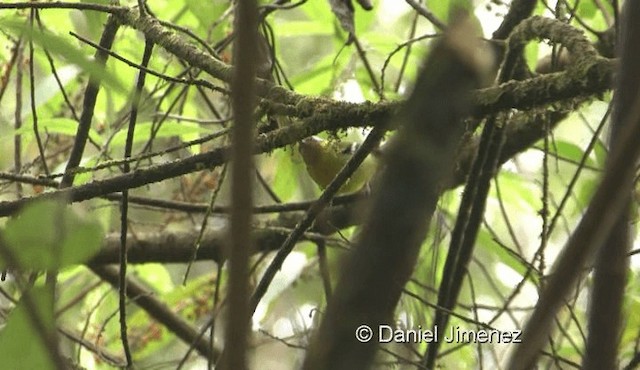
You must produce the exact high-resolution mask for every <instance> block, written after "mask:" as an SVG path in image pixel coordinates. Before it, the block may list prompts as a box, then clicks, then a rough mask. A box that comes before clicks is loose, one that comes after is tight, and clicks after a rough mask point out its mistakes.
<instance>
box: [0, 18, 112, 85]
mask: <svg viewBox="0 0 640 370" xmlns="http://www.w3.org/2000/svg"><path fill="white" fill-rule="evenodd" d="M0 28H3V29H5V30H11V31H13V32H14V33H16V34H19V35H22V36H24V37H26V38H27V39H29V40H31V41H33V42H34V43H35V44H36V45H38V46H39V47H41V48H46V49H47V50H49V52H50V53H51V54H53V55H57V56H60V57H63V58H64V59H66V60H67V61H68V62H70V63H73V64H75V65H77V66H78V67H80V68H81V69H82V70H83V71H85V72H87V73H89V74H90V75H91V76H92V77H94V78H97V79H99V80H101V81H102V83H104V84H105V85H106V86H107V87H110V88H112V89H114V90H117V91H125V88H124V86H122V84H120V82H119V81H118V79H117V78H116V76H114V75H112V74H110V73H107V72H106V70H105V69H104V68H103V67H102V66H101V65H99V64H98V63H96V62H95V61H94V60H92V59H91V58H89V57H88V56H87V55H85V53H83V52H82V51H81V49H79V48H78V46H77V45H74V44H73V43H72V42H71V41H70V40H68V39H66V38H63V37H61V36H58V35H55V34H53V33H51V32H49V31H47V30H45V31H41V30H40V29H33V28H31V27H29V26H28V24H27V23H24V22H17V21H13V20H10V19H6V18H5V19H0Z"/></svg>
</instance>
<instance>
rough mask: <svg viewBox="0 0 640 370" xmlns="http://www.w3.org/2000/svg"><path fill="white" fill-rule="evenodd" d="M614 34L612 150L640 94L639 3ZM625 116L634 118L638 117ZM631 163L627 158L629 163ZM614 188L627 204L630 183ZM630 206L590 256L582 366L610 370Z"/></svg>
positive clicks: (627, 12)
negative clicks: (616, 67)
mask: <svg viewBox="0 0 640 370" xmlns="http://www.w3.org/2000/svg"><path fill="white" fill-rule="evenodd" d="M625 7H626V8H625V12H624V13H623V16H622V22H623V23H622V25H621V26H622V27H621V33H620V34H619V35H618V37H619V40H620V42H619V45H620V52H619V54H620V74H619V78H618V81H617V86H616V93H615V97H614V102H613V113H612V119H611V122H612V125H613V126H612V131H611V138H610V147H611V149H614V148H617V147H618V146H619V145H620V142H621V140H620V139H621V135H622V134H623V129H624V126H625V125H629V124H630V123H631V122H629V118H630V117H629V116H630V115H631V114H632V112H633V110H636V109H637V105H638V97H639V96H640V94H639V92H640V50H638V48H637V47H636V42H637V40H638V39H640V3H638V2H637V1H629V2H626V3H625ZM631 119H634V120H639V119H640V117H632V118H631ZM635 163H636V162H629V165H630V166H633V165H634V164H635ZM619 191H620V192H622V193H624V194H625V195H626V199H627V202H626V204H631V194H632V191H633V181H629V182H628V183H624V184H622V186H621V188H620V190H619ZM630 212H631V209H630V208H629V206H626V207H624V208H623V210H622V211H621V212H620V215H619V217H618V220H617V222H616V224H615V225H614V227H613V229H612V230H611V232H610V233H609V236H608V238H607V240H606V241H605V243H604V245H602V246H601V247H600V251H599V254H598V255H597V257H596V263H595V271H594V279H593V290H592V293H591V307H590V311H589V337H588V339H587V351H586V355H585V359H584V367H583V368H584V369H586V370H592V369H593V370H595V369H614V368H616V367H617V352H618V343H619V341H620V334H621V331H620V328H621V324H622V321H623V317H622V306H623V303H624V288H625V284H626V280H627V271H628V268H629V259H628V257H627V253H628V251H629V249H630V247H631V240H630V236H631V231H632V230H631V220H630Z"/></svg>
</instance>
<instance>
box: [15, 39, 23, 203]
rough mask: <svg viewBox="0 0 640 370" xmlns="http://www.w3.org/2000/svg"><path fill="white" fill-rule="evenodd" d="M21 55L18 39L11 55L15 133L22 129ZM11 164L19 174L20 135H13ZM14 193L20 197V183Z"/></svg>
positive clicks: (20, 42) (20, 163) (20, 43)
mask: <svg viewBox="0 0 640 370" xmlns="http://www.w3.org/2000/svg"><path fill="white" fill-rule="evenodd" d="M22 54H23V47H22V39H18V41H16V45H15V49H14V54H13V56H14V57H15V60H16V61H17V63H18V68H16V110H15V113H14V117H15V122H14V127H15V129H16V132H19V130H20V127H22V68H20V63H22ZM13 164H14V166H15V171H16V173H20V169H21V168H22V135H21V134H15V135H14V137H13ZM16 193H17V194H16V195H17V196H18V197H21V196H22V184H21V183H20V182H16Z"/></svg>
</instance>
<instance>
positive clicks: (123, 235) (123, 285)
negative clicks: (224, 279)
mask: <svg viewBox="0 0 640 370" xmlns="http://www.w3.org/2000/svg"><path fill="white" fill-rule="evenodd" d="M152 52H153V43H152V42H150V41H146V42H145V44H144V52H143V55H142V63H141V64H140V65H141V66H142V67H144V68H146V67H147V66H148V65H149V60H150V59H151V54H152ZM146 76H147V73H146V72H145V71H144V70H140V72H139V73H138V81H137V83H136V89H135V91H134V92H133V99H132V100H131V115H130V116H129V127H128V129H127V140H126V142H125V146H124V158H125V159H129V158H131V153H132V151H133V134H134V133H135V127H136V120H137V119H138V106H139V105H140V96H142V91H143V89H144V82H145V78H146ZM130 171H131V164H130V163H129V161H125V162H124V165H123V172H124V173H128V172H130ZM128 214H129V190H125V191H123V192H122V201H121V202H120V274H119V277H120V279H119V281H118V286H119V297H118V298H119V300H118V310H119V312H120V340H121V341H122V348H123V349H124V355H125V358H126V359H127V367H131V366H133V357H132V356H131V349H130V348H129V339H128V336H127V235H128V229H129V228H128V225H129V224H128V222H127V221H128V218H129V217H128Z"/></svg>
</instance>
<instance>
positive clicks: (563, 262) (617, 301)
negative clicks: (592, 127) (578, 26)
mask: <svg viewBox="0 0 640 370" xmlns="http://www.w3.org/2000/svg"><path fill="white" fill-rule="evenodd" d="M623 17H626V19H627V22H625V24H624V27H625V30H624V31H622V34H623V35H625V36H624V38H623V42H625V43H626V42H630V44H628V45H625V46H623V49H622V50H623V52H622V56H621V70H620V73H619V75H618V86H617V88H618V89H619V91H618V92H619V93H620V95H616V98H615V99H617V100H619V101H618V102H616V104H619V109H621V110H618V113H617V117H618V118H617V119H614V120H613V121H614V122H615V126H614V135H613V138H614V139H615V145H614V146H612V148H611V152H610V156H609V158H608V161H607V164H606V167H605V172H604V175H603V178H602V181H601V183H600V185H599V186H598V189H597V190H596V192H595V194H594V195H593V198H592V200H591V203H590V204H589V208H588V209H587V211H586V213H585V214H584V216H583V217H582V219H581V220H580V224H579V225H578V227H577V228H576V231H575V232H574V233H573V235H571V238H570V239H569V241H568V243H567V245H566V247H565V248H564V249H563V251H562V254H561V255H560V256H559V257H558V259H557V261H556V263H555V264H554V268H553V271H552V273H551V274H550V276H549V279H548V283H547V285H546V287H545V289H544V290H543V291H541V292H540V299H539V300H538V304H537V305H536V308H535V310H534V312H533V314H532V315H531V317H530V318H529V319H528V321H527V324H526V326H525V329H524V331H523V338H522V343H521V344H520V345H519V346H517V347H515V348H514V352H513V354H512V356H511V358H510V361H509V364H508V369H513V370H525V369H531V368H533V367H534V366H535V359H536V357H537V355H538V353H539V352H540V350H541V349H542V348H543V346H544V345H545V343H546V339H547V338H548V336H549V334H550V333H551V330H552V326H553V322H554V318H555V316H556V314H557V313H558V311H559V310H560V308H561V307H562V305H563V302H564V301H565V299H566V297H567V296H568V295H569V294H570V292H571V291H573V289H574V288H575V286H576V284H577V282H578V281H580V279H581V277H582V276H583V269H584V268H585V266H586V265H587V264H588V263H590V262H591V261H593V258H594V257H596V256H597V258H596V266H597V268H598V269H599V270H600V271H596V279H597V280H600V279H603V278H604V279H603V280H602V281H597V282H595V287H594V294H593V306H592V308H591V312H590V316H591V317H590V323H589V325H590V333H589V339H588V341H587V350H588V352H589V353H588V354H587V355H586V359H585V368H586V369H610V368H615V367H616V366H615V357H616V355H615V353H616V350H617V343H618V341H619V325H620V322H621V313H620V308H621V307H620V306H621V304H622V298H623V297H622V296H623V289H624V281H625V273H626V272H625V271H626V267H625V266H626V264H627V263H628V260H627V258H626V248H627V247H628V243H629V240H628V236H627V235H626V233H627V232H628V225H627V222H628V221H625V220H627V217H626V216H627V213H628V205H629V195H630V190H631V189H632V184H633V179H634V177H635V165H636V163H637V161H638V158H639V157H640V96H638V85H640V83H639V82H638V80H637V78H634V77H636V76H637V75H638V71H636V70H634V69H637V68H638V65H640V64H638V63H639V58H640V54H638V53H637V52H635V51H632V50H626V49H627V48H632V47H633V46H631V45H632V44H631V43H632V42H633V41H635V40H637V38H638V37H640V35H639V34H638V33H640V27H638V25H639V24H640V23H638V21H639V17H640V3H638V2H628V3H627V4H626V8H625V12H624V14H623ZM627 84H628V85H627ZM623 91H624V92H623ZM618 233H621V234H619V235H618ZM607 260H608V261H607ZM606 264H612V265H611V266H606ZM607 281H608V283H607ZM605 283H606V284H605ZM601 284H602V285H601ZM608 284H613V286H609V285H608ZM603 300H613V302H605V303H606V304H602V305H601V306H600V303H601V302H602V301H603ZM596 302H600V303H598V304H597V305H596ZM602 315H607V316H602ZM609 315H614V317H610V316H609ZM597 320H602V321H604V322H605V323H602V324H600V323H596V321H597ZM603 324H604V326H605V327H602V326H601V325H603ZM597 335H601V336H605V337H603V338H596V337H595V336H597ZM605 342H606V343H605Z"/></svg>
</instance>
